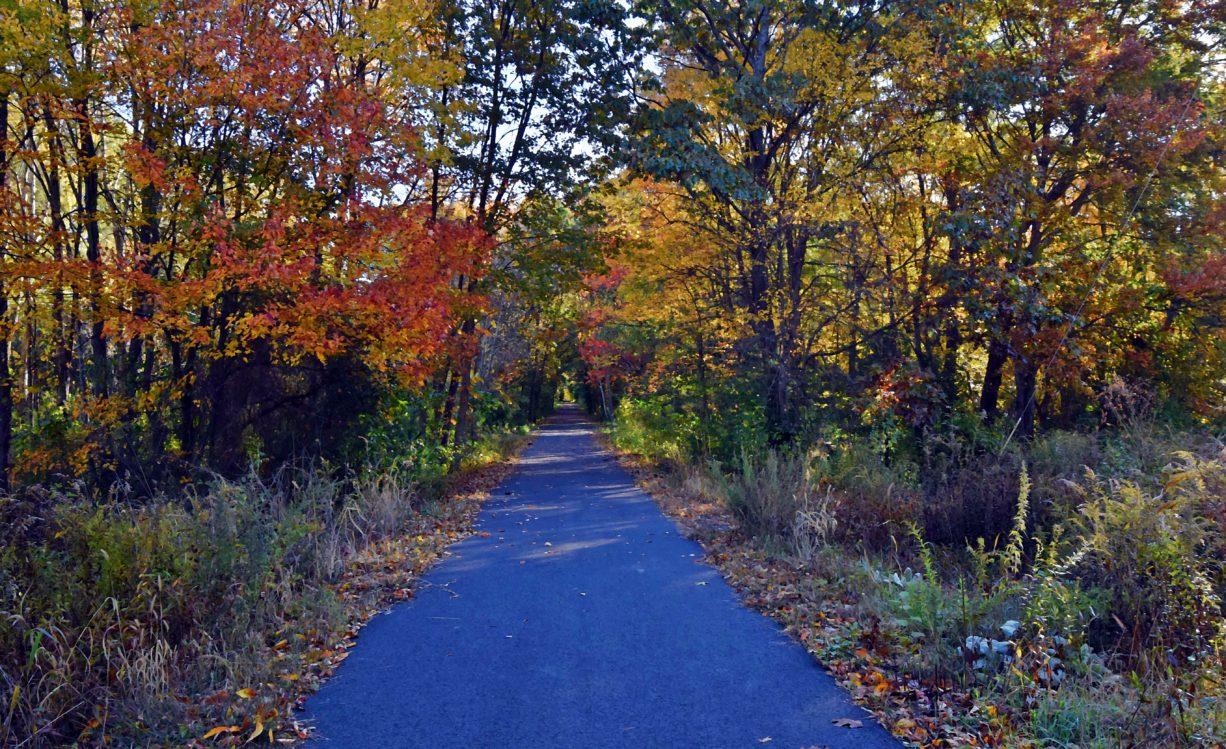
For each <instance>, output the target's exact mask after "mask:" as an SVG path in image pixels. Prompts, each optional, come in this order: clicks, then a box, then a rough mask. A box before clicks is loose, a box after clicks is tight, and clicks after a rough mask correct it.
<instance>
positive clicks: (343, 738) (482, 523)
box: [301, 409, 900, 749]
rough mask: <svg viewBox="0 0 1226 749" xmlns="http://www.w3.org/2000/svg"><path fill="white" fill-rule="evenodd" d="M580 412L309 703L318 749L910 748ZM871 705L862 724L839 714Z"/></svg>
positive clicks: (527, 456) (859, 712) (530, 454)
mask: <svg viewBox="0 0 1226 749" xmlns="http://www.w3.org/2000/svg"><path fill="white" fill-rule="evenodd" d="M591 430H592V427H591V425H590V424H589V423H588V422H586V421H585V420H584V419H583V418H582V417H581V416H580V415H579V414H578V412H577V411H575V410H573V409H570V410H563V412H562V413H561V414H559V415H558V416H556V417H554V418H553V419H551V420H550V421H549V422H547V423H546V424H545V426H544V427H543V428H542V429H541V430H540V431H539V432H538V435H537V439H536V441H535V442H534V443H533V444H532V445H531V446H530V447H529V448H528V449H527V450H526V451H525V453H524V455H523V457H522V458H521V460H520V463H519V467H518V469H517V470H516V472H515V474H514V475H513V476H512V477H511V478H510V479H509V480H508V481H507V482H506V483H505V484H504V485H503V486H502V488H501V489H499V490H498V492H497V493H496V495H495V496H494V497H492V498H491V499H490V500H489V501H488V502H487V503H486V505H485V507H484V509H483V510H482V513H481V516H480V519H479V521H478V530H479V531H483V532H484V533H488V534H489V535H488V536H486V535H483V534H481V535H477V536H473V537H470V538H468V539H466V540H464V541H461V542H460V543H458V544H456V545H454V546H453V547H452V548H451V550H450V554H449V556H447V557H446V558H445V559H444V560H443V561H441V562H440V563H439V564H438V565H437V566H435V567H434V569H433V570H431V571H430V572H429V573H427V575H426V576H425V578H424V580H423V581H422V585H421V588H420V590H419V591H418V594H417V595H416V597H415V598H414V599H413V600H412V601H410V602H407V603H404V604H401V605H398V606H396V607H394V608H393V609H392V610H391V611H389V612H387V613H384V614H381V615H379V616H377V617H375V618H374V619H373V620H371V622H370V623H369V624H368V625H367V626H366V627H365V628H364V629H363V630H362V632H361V636H360V637H359V640H358V643H357V645H356V646H355V647H354V648H353V650H352V651H351V654H350V656H349V657H348V659H346V660H345V662H344V663H343V664H341V666H340V668H339V669H338V670H337V673H336V675H335V676H334V677H333V678H332V679H330V680H329V681H327V682H326V683H325V684H324V685H323V687H322V688H321V689H320V691H319V692H318V693H317V694H315V695H314V696H312V697H311V698H310V699H309V700H308V701H307V704H306V707H305V711H304V715H302V716H301V717H302V718H303V719H304V720H305V721H306V722H308V723H311V724H313V725H314V726H315V728H316V731H317V738H315V739H314V740H312V741H311V742H310V743H309V746H310V747H312V748H313V749H333V748H342V747H343V748H344V749H368V748H369V749H375V748H378V749H395V748H396V747H429V748H430V749H450V748H452V747H456V748H459V747H463V748H464V749H473V748H475V747H498V748H499V749H502V748H504V747H511V748H513V747H584V748H589V747H763V746H765V747H768V749H771V748H783V747H786V748H788V749H807V748H808V747H831V748H832V749H834V748H839V747H848V748H850V747H855V748H856V749H876V748H878V747H889V748H890V749H898V747H900V744H899V743H897V742H896V741H895V740H894V739H893V738H892V737H891V736H890V735H889V734H888V733H887V732H886V731H885V730H884V729H883V728H882V727H881V726H880V725H879V724H878V723H876V721H874V720H873V718H872V716H870V715H869V714H868V713H867V712H866V711H865V710H863V709H862V708H860V707H858V706H856V705H855V704H854V703H853V702H852V701H851V700H850V698H849V697H848V696H847V694H846V693H845V692H844V691H843V690H842V689H840V688H839V687H838V685H837V684H836V683H835V682H834V680H833V679H832V678H831V677H830V676H829V675H827V674H826V673H825V672H824V671H823V670H822V669H821V668H820V667H819V666H818V665H817V663H816V662H815V661H814V660H813V659H812V657H811V656H810V655H809V654H808V653H806V652H805V650H804V649H803V648H802V647H801V646H800V645H799V644H797V643H796V642H794V641H792V640H791V639H790V638H788V637H787V636H786V635H785V634H784V633H783V632H782V631H781V630H780V628H779V627H778V625H776V624H775V623H774V622H772V621H771V620H770V619H768V618H766V617H764V616H761V615H759V614H757V613H755V612H753V611H750V610H749V609H747V608H745V607H744V606H742V605H741V604H740V602H739V601H738V599H737V596H736V594H735V592H734V591H733V590H732V589H731V588H729V587H728V585H727V584H725V583H724V581H723V580H722V579H721V578H720V576H719V574H718V573H717V572H716V570H714V569H713V568H711V567H710V566H707V565H706V564H703V563H702V562H701V558H702V550H701V548H700V547H699V546H698V545H697V544H696V543H694V542H693V541H690V540H688V539H686V538H684V537H682V536H680V535H679V533H678V531H677V528H676V526H674V525H673V523H672V522H671V521H670V520H668V519H667V518H666V517H665V516H664V515H663V514H661V512H660V511H659V509H658V508H657V507H656V506H655V504H654V503H653V502H652V501H651V499H650V498H649V497H648V496H646V495H645V494H644V493H643V492H642V491H640V490H639V489H638V488H637V487H636V486H635V485H634V482H633V481H632V480H631V478H630V476H629V475H628V474H627V473H626V472H625V471H624V470H622V468H621V467H620V466H618V465H617V463H616V462H615V461H614V460H613V458H612V457H611V456H610V455H609V454H608V453H607V452H605V451H603V450H601V449H600V447H599V446H598V445H597V444H596V442H595V440H594V439H593V438H592V436H591ZM842 718H849V719H852V720H857V721H861V722H862V723H863V725H862V726H861V727H858V728H846V727H841V726H838V725H835V724H834V723H833V722H832V721H834V720H836V719H842Z"/></svg>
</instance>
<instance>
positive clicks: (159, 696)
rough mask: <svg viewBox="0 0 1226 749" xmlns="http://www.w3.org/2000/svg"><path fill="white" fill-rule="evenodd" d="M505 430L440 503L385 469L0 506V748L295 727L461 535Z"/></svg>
mask: <svg viewBox="0 0 1226 749" xmlns="http://www.w3.org/2000/svg"><path fill="white" fill-rule="evenodd" d="M524 443H525V440H524V439H522V438H520V439H517V440H511V441H506V442H502V443H500V447H499V449H497V450H491V451H488V452H487V453H486V454H485V455H484V456H483V457H482V459H481V460H479V461H474V462H471V463H469V464H468V465H466V466H465V467H464V469H463V470H462V471H461V472H460V473H459V474H457V475H455V476H454V477H452V479H451V480H450V481H449V484H448V487H447V491H446V492H445V493H444V494H442V495H440V496H437V497H434V498H431V497H427V496H423V495H422V494H421V493H420V492H419V491H418V490H417V488H416V487H414V486H411V485H407V484H406V483H404V482H403V481H402V480H400V479H398V478H396V477H394V476H376V477H372V478H368V479H362V480H358V481H356V482H349V481H337V480H333V479H329V478H326V477H322V476H320V475H318V474H313V473H302V474H297V475H294V476H289V475H286V476H282V477H279V478H278V480H276V481H273V482H267V481H261V480H259V479H256V478H254V477H253V478H248V479H246V480H243V481H240V482H225V481H217V482H215V483H214V484H212V485H211V486H209V487H206V488H202V489H201V490H200V491H199V492H197V493H194V494H188V495H186V496H185V498H183V499H178V500H158V501H153V502H149V503H145V504H141V505H132V504H125V503H119V502H116V503H113V504H112V505H109V506H105V507H97V506H93V505H91V504H88V503H86V502H84V501H81V500H78V499H74V498H72V497H69V496H56V495H53V494H50V493H46V492H31V493H29V494H28V495H26V496H24V497H20V498H17V497H13V498H7V499H4V500H0V528H2V529H3V533H4V536H5V538H4V542H5V543H4V546H3V550H2V551H0V614H2V616H3V618H2V619H0V689H2V690H3V694H4V698H5V699H4V707H5V709H4V712H3V713H2V714H0V718H2V720H0V745H4V746H22V747H50V746H65V745H69V744H75V745H79V746H102V745H108V746H183V745H194V744H197V743H202V742H201V739H202V738H203V737H204V736H206V735H208V732H209V731H210V730H214V729H216V733H215V734H214V735H213V736H211V737H210V739H209V740H208V742H207V743H208V745H211V746H215V745H219V744H220V745H237V744H239V743H243V742H245V741H247V740H248V739H251V738H258V739H259V740H260V741H274V740H286V739H294V738H298V737H301V736H303V735H305V734H304V732H303V730H302V729H301V727H299V726H297V725H296V723H295V722H294V719H293V710H294V706H295V704H296V703H297V701H298V700H299V699H301V698H302V697H303V696H304V695H305V694H307V693H309V692H311V691H313V690H314V689H315V688H316V687H317V685H318V684H319V682H320V680H322V679H323V678H325V677H326V676H327V675H328V674H329V673H330V672H331V670H332V669H333V668H334V667H335V666H336V664H337V663H339V662H340V661H341V660H343V659H344V657H345V655H346V653H347V649H348V647H349V646H350V645H351V644H352V642H353V637H354V636H355V634H356V632H357V631H358V629H359V628H360V627H361V626H362V625H363V624H364V623H365V621H366V620H367V619H368V618H369V617H370V616H371V615H372V614H373V613H375V612H377V611H379V610H380V609H381V608H383V607H385V606H386V605H388V604H389V603H391V602H394V601H398V600H404V599H407V598H409V597H411V596H412V594H413V586H414V584H415V581H416V580H417V578H418V577H419V576H420V575H421V574H422V573H423V572H424V571H425V570H426V569H427V568H428V567H429V566H430V565H431V564H432V563H433V562H434V561H435V560H436V559H437V558H438V557H439V556H440V555H441V554H442V553H443V551H444V550H445V549H446V547H447V546H448V545H449V544H451V543H452V542H454V541H455V540H457V539H458V538H460V537H462V536H463V535H464V534H466V533H468V532H469V530H470V529H471V523H472V519H473V518H474V516H475V514H476V512H477V509H478V507H479V503H480V500H481V498H482V497H483V496H484V495H485V494H486V493H487V492H488V491H489V490H490V489H491V488H492V487H493V486H495V485H497V484H498V483H499V482H500V481H501V480H502V479H503V478H505V476H506V474H507V472H508V471H510V470H511V467H510V457H511V456H512V455H513V454H514V453H515V452H516V451H517V450H518V448H520V447H522V446H523V444H524Z"/></svg>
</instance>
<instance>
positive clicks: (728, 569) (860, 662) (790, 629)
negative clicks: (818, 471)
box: [595, 429, 1033, 748]
mask: <svg viewBox="0 0 1226 749" xmlns="http://www.w3.org/2000/svg"><path fill="white" fill-rule="evenodd" d="M595 433H596V437H597V440H598V442H599V443H600V446H601V447H602V448H604V449H605V450H607V451H609V452H610V453H611V454H612V455H614V456H615V457H616V459H617V461H618V463H619V464H620V465H621V467H622V468H623V469H625V470H626V471H627V472H628V473H629V474H630V475H631V476H632V477H633V479H634V482H635V484H636V485H637V486H638V487H639V488H640V489H641V490H642V491H643V492H644V493H646V494H647V495H648V496H649V497H651V499H652V500H653V501H654V502H655V504H656V505H657V506H658V507H659V508H660V509H661V511H662V512H663V513H664V514H665V515H666V516H668V517H669V519H670V520H672V521H673V522H674V523H675V524H676V525H677V527H678V528H679V529H680V530H681V532H682V533H683V534H684V535H685V536H686V537H688V538H690V539H691V540H693V541H695V542H697V543H698V544H699V545H700V546H702V548H703V551H704V561H705V562H706V563H708V564H710V565H711V566H713V567H715V568H716V569H717V570H718V571H719V573H720V575H721V576H722V577H723V578H724V580H725V581H726V582H727V583H728V584H729V585H730V586H731V587H732V588H733V589H734V590H735V591H736V593H737V595H738V596H739V598H740V600H741V602H742V603H743V604H744V605H745V606H747V607H749V608H751V609H753V610H754V611H756V612H758V613H760V614H762V615H764V616H767V617H770V618H771V619H773V620H774V621H775V622H777V623H778V624H779V625H780V626H781V627H782V628H783V629H784V631H785V632H786V633H787V634H788V635H789V637H791V638H792V639H793V640H794V641H796V642H797V643H799V644H800V645H801V646H803V647H804V648H805V650H806V651H807V652H808V653H809V654H810V655H811V656H812V657H813V658H814V659H815V660H816V662H817V663H818V665H820V666H821V667H822V668H823V669H824V670H825V671H826V672H827V673H829V674H830V675H831V676H832V677H834V678H835V680H836V681H837V682H838V684H839V686H840V687H842V688H843V689H844V690H845V691H846V692H848V693H849V695H850V696H851V698H852V699H853V700H854V701H855V702H856V703H857V704H859V705H861V706H863V707H864V708H866V709H868V710H869V711H871V712H872V713H873V714H874V715H875V716H876V717H877V719H878V720H879V721H880V722H881V723H882V725H883V726H885V728H886V729H887V730H888V731H889V732H890V733H891V734H893V735H894V736H895V737H896V738H898V739H899V740H901V741H903V742H905V743H906V744H908V745H911V746H916V747H924V748H926V747H934V748H935V747H953V746H1013V747H1031V746H1033V743H1032V742H1029V741H1027V740H1022V739H1020V737H1019V736H1018V735H1017V734H1016V731H1015V728H1016V726H1015V724H1014V717H1013V715H1012V713H1011V712H1010V711H1009V710H1008V709H1007V708H1006V707H1004V706H1003V705H993V704H989V703H987V702H980V701H977V700H975V699H973V698H972V695H970V694H969V693H960V692H957V691H955V690H952V689H945V688H942V689H932V688H931V685H925V684H923V683H922V680H920V679H918V678H915V677H914V676H913V675H912V674H910V673H907V672H905V671H903V670H901V669H899V668H896V664H894V663H893V662H892V660H891V658H890V657H889V653H888V650H889V647H888V640H889V639H890V634H891V633H890V632H889V630H890V628H891V626H892V625H891V623H890V622H889V619H888V617H887V616H886V613H887V612H885V611H881V610H874V611H866V610H864V609H863V608H862V606H863V604H864V600H863V599H856V598H855V597H853V595H851V591H850V590H849V588H850V587H851V586H840V585H838V581H833V582H832V581H830V580H826V579H820V578H819V579H816V580H814V579H812V570H809V569H806V565H805V564H804V563H801V562H798V561H796V560H789V559H788V558H787V555H784V554H777V553H771V551H770V550H767V549H765V548H764V547H763V544H762V543H761V541H760V540H759V539H755V538H753V537H751V536H750V535H749V534H747V533H745V532H744V531H743V530H742V528H741V524H740V523H739V521H738V520H737V518H736V516H735V515H734V513H733V512H732V511H731V510H730V509H729V508H728V507H727V506H725V505H724V504H723V503H721V502H720V501H719V500H718V499H715V498H713V497H712V496H710V495H709V494H707V493H704V492H702V491H701V490H697V491H696V490H694V489H693V488H691V487H689V486H686V485H685V483H686V482H685V481H684V480H682V481H678V477H677V475H676V470H675V469H676V466H674V465H672V464H670V463H668V462H667V461H660V460H654V459H652V458H648V457H645V456H642V455H639V454H636V453H634V452H632V451H629V450H625V449H622V448H619V447H617V446H616V445H615V444H614V441H613V440H612V439H611V438H610V436H609V434H608V433H607V432H606V431H604V430H601V429H598V430H596V432H595ZM829 551H830V553H831V555H834V556H840V557H842V559H840V560H839V562H838V563H843V564H846V565H847V567H848V568H849V569H850V568H852V567H853V566H854V565H856V564H857V560H855V559H852V558H851V556H850V553H849V552H847V551H846V550H843V549H836V548H834V547H830V549H829ZM840 588H842V589H840ZM866 618H867V619H870V620H873V621H872V622H871V624H868V626H866V622H865V619H866ZM976 697H977V696H976Z"/></svg>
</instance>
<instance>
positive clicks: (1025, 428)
mask: <svg viewBox="0 0 1226 749" xmlns="http://www.w3.org/2000/svg"><path fill="white" fill-rule="evenodd" d="M1038 374H1039V368H1038V367H1037V366H1036V365H1035V364H1034V362H1032V361H1031V360H1030V357H1028V356H1024V355H1023V356H1018V357H1016V358H1015V359H1014V360H1013V382H1014V390H1015V393H1014V396H1013V417H1014V418H1015V419H1017V430H1016V432H1015V436H1016V437H1017V438H1018V439H1020V440H1025V439H1030V438H1031V437H1033V436H1034V415H1035V410H1036V405H1037V404H1036V401H1035V395H1036V387H1035V386H1036V383H1037V381H1038Z"/></svg>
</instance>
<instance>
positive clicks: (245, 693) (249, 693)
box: [235, 687, 255, 700]
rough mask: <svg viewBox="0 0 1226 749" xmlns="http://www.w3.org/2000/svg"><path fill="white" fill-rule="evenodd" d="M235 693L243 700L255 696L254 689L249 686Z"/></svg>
mask: <svg viewBox="0 0 1226 749" xmlns="http://www.w3.org/2000/svg"><path fill="white" fill-rule="evenodd" d="M235 694H237V695H238V696H239V697H242V698H243V699H245V700H249V699H251V698H252V697H254V696H255V690H254V689H252V688H251V687H243V688H242V689H240V690H238V691H237V692H235Z"/></svg>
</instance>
